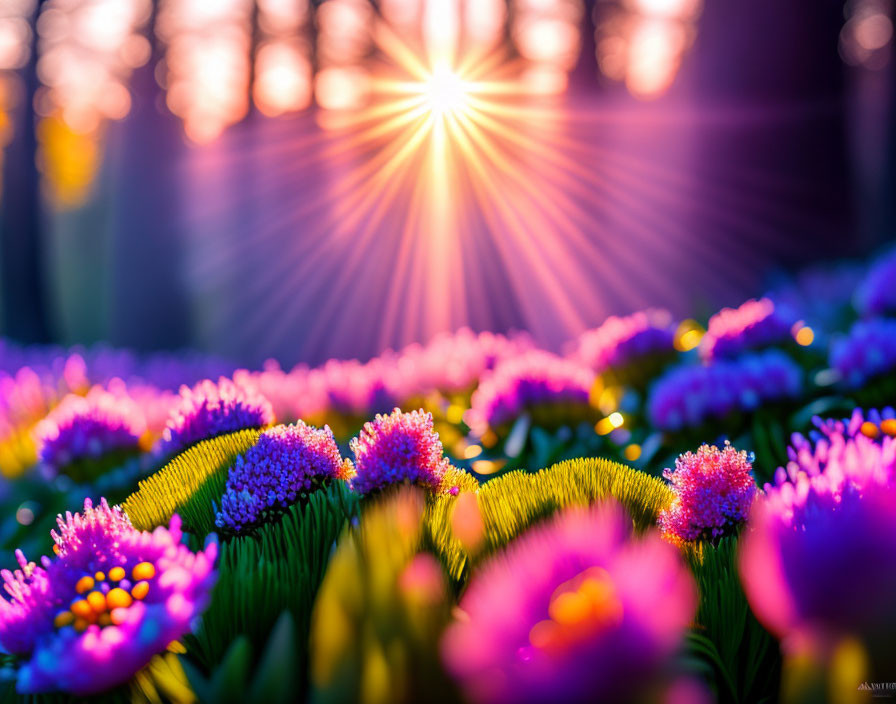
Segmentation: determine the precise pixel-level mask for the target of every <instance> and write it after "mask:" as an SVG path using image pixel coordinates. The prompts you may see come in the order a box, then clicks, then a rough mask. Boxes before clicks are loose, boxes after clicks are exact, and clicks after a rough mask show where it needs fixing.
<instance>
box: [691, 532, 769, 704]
mask: <svg viewBox="0 0 896 704" xmlns="http://www.w3.org/2000/svg"><path fill="white" fill-rule="evenodd" d="M689 559H690V563H691V568H692V570H693V572H694V576H695V577H696V579H697V585H698V587H699V589H700V606H699V608H698V610H697V625H696V628H695V629H694V631H692V632H691V633H690V634H689V635H688V648H689V651H690V654H691V655H692V656H694V657H697V658H699V659H700V660H702V661H703V662H704V663H706V664H708V665H709V666H710V667H711V669H712V672H713V675H714V679H715V684H716V689H717V692H718V698H719V702H722V703H727V702H731V703H732V704H740V703H741V702H763V701H769V702H771V701H775V700H776V697H777V694H778V691H779V688H780V678H781V656H780V652H779V648H778V644H777V642H776V641H775V639H774V638H773V637H772V636H771V635H770V634H769V633H768V632H767V631H766V630H765V629H764V628H763V627H762V625H761V624H760V623H759V622H758V621H757V620H756V617H755V616H754V615H753V612H752V611H751V610H750V607H749V604H748V603H747V598H746V596H745V595H744V592H743V588H742V587H741V584H740V578H739V576H738V571H737V539H736V538H735V537H726V538H723V539H722V540H721V541H720V542H719V544H718V545H715V546H714V545H711V544H709V543H705V544H703V545H701V546H699V548H698V549H697V550H695V551H694V552H693V553H691V554H690V555H689Z"/></svg>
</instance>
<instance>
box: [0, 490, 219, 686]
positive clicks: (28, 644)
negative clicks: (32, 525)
mask: <svg viewBox="0 0 896 704" xmlns="http://www.w3.org/2000/svg"><path fill="white" fill-rule="evenodd" d="M58 523H59V531H58V532H55V531H54V532H53V533H52V535H53V539H54V540H55V543H56V545H55V546H54V550H55V552H56V558H55V559H50V558H47V557H44V558H42V559H41V563H40V565H37V564H35V563H33V562H28V561H27V560H26V559H25V557H24V555H23V554H22V553H21V551H18V552H17V553H16V557H17V559H18V562H19V567H20V568H19V569H18V570H16V571H15V572H10V571H9V570H4V571H3V572H2V573H0V574H2V577H3V581H4V587H5V589H6V592H7V597H6V598H5V599H0V646H2V647H3V649H4V650H5V651H6V652H8V653H11V654H13V655H15V656H17V658H18V659H19V669H18V672H17V678H16V688H17V690H18V692H19V693H20V694H34V693H42V692H53V691H63V692H68V693H71V694H74V695H76V696H78V697H83V696H87V695H90V694H96V693H99V692H104V691H106V690H109V689H111V688H113V687H115V686H117V685H120V684H123V683H124V682H126V681H127V680H129V679H130V678H131V676H132V675H133V674H134V673H136V672H137V671H138V670H140V669H141V668H142V667H144V666H145V665H146V664H147V663H149V661H150V660H151V659H152V657H153V656H154V655H156V654H157V653H160V652H163V651H164V650H165V649H166V648H167V647H168V645H169V644H170V643H172V642H173V641H176V640H177V639H179V638H180V637H181V636H183V635H184V634H185V633H187V632H189V630H190V625H191V622H192V621H193V619H194V618H195V617H196V616H197V615H198V614H200V613H201V612H202V611H203V609H204V608H205V606H206V605H207V603H208V601H209V595H210V592H211V589H212V586H213V585H214V582H215V578H216V573H215V569H214V567H215V560H216V557H217V545H216V544H215V543H214V542H210V543H209V544H208V545H206V547H205V549H204V550H202V551H200V552H198V553H193V552H191V551H190V550H189V549H187V548H186V547H185V546H183V545H181V544H180V541H181V531H180V519H179V518H178V517H177V516H175V517H174V518H172V520H171V525H170V527H169V528H168V529H165V528H162V527H160V528H157V529H156V530H155V531H153V532H152V533H145V532H140V531H138V530H136V529H134V528H133V527H132V526H131V523H130V521H129V520H128V518H127V516H126V515H124V514H123V513H122V512H121V509H119V508H117V507H116V508H110V507H109V505H108V504H107V503H106V501H105V500H102V501H101V502H100V505H99V506H98V507H94V506H93V504H92V503H91V502H90V500H89V499H88V500H86V501H85V502H84V511H83V512H82V513H80V514H75V515H74V516H73V515H72V514H70V513H67V514H66V516H65V519H63V518H62V517H61V516H60V517H59V519H58Z"/></svg>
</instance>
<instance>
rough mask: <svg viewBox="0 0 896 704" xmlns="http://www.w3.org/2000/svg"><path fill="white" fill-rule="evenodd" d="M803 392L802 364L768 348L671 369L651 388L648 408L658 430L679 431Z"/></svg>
mask: <svg viewBox="0 0 896 704" xmlns="http://www.w3.org/2000/svg"><path fill="white" fill-rule="evenodd" d="M802 390H803V373H802V370H801V369H800V367H799V365H797V363H796V362H794V361H793V360H792V359H790V358H789V357H788V356H787V355H786V354H784V353H783V352H781V351H779V350H766V351H765V352H758V353H755V354H746V355H742V356H741V357H739V358H737V359H733V360H720V361H718V362H714V363H713V364H710V365H708V366H699V365H689V366H681V367H677V368H675V369H672V370H670V371H668V372H667V373H666V374H664V375H663V376H661V377H660V378H659V379H658V380H657V381H656V383H655V384H654V386H653V388H652V389H651V391H650V395H649V397H648V401H647V412H648V416H649V418H650V421H651V422H652V423H653V424H654V425H655V426H656V427H657V428H659V429H660V430H667V431H679V430H683V429H685V428H698V427H699V426H701V425H703V424H704V423H706V422H708V421H710V420H712V419H717V420H723V419H724V418H725V417H726V416H729V415H730V414H733V413H742V412H748V411H754V410H756V409H757V408H759V407H761V406H763V405H765V404H768V403H774V402H779V401H787V400H790V399H793V398H795V397H797V396H798V395H799V394H800V393H801V392H802Z"/></svg>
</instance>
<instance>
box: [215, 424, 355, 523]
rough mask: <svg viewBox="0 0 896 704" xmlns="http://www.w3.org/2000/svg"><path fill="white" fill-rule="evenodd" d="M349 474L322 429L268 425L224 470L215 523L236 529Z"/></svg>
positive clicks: (328, 434)
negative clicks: (247, 448)
mask: <svg viewBox="0 0 896 704" xmlns="http://www.w3.org/2000/svg"><path fill="white" fill-rule="evenodd" d="M352 472H353V470H352V465H351V462H348V461H347V460H343V459H342V456H341V455H340V454H339V448H338V447H337V445H336V441H335V440H334V439H333V433H332V431H331V430H330V429H329V428H328V427H326V426H325V427H324V428H322V429H318V428H314V427H311V426H309V425H305V423H303V422H302V421H298V422H296V424H295V425H277V426H274V427H273V428H269V429H268V430H266V431H264V432H263V433H262V434H261V436H260V437H259V438H258V442H257V443H256V444H255V445H253V446H252V447H251V448H250V449H249V451H248V452H246V454H245V455H240V456H239V457H237V459H236V462H235V463H234V465H233V467H231V468H230V472H229V474H228V477H227V486H226V489H225V491H224V496H223V497H222V499H221V510H220V511H219V512H218V515H217V517H216V521H215V522H216V524H217V526H218V527H219V528H221V529H224V530H227V531H229V532H231V533H239V532H240V531H242V530H245V529H246V528H247V527H251V526H253V525H257V524H258V523H261V522H262V521H263V520H265V518H266V517H268V516H269V515H271V514H272V513H276V512H277V511H278V510H280V509H284V508H287V507H288V506H290V505H292V504H294V503H295V502H296V501H297V500H298V499H299V498H300V496H301V495H302V494H305V493H307V492H310V491H312V490H313V489H314V488H315V487H318V486H320V485H322V484H323V483H324V482H326V481H328V480H331V479H341V480H348V479H350V478H351V475H352Z"/></svg>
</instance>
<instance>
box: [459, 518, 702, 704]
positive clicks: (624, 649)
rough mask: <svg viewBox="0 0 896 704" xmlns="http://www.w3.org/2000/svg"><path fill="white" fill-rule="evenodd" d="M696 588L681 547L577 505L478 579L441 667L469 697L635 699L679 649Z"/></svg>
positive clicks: (478, 574) (493, 560) (482, 699)
mask: <svg viewBox="0 0 896 704" xmlns="http://www.w3.org/2000/svg"><path fill="white" fill-rule="evenodd" d="M696 605H697V590H696V587H695V585H694V581H693V578H692V577H691V575H690V572H689V571H688V569H687V568H686V567H685V565H684V564H683V562H682V560H681V557H680V555H679V554H678V551H677V550H676V548H674V547H673V546H672V545H670V544H668V543H666V542H665V541H663V540H662V539H661V538H660V536H659V534H658V533H657V532H655V531H651V532H649V533H648V534H647V535H646V536H644V537H642V538H635V537H633V536H632V535H631V522H630V520H629V519H628V518H627V517H626V516H625V514H624V513H623V511H622V510H621V509H620V508H619V507H618V506H617V505H616V504H606V505H601V506H597V507H594V508H591V509H590V510H588V509H582V508H579V509H571V510H569V511H567V512H566V513H564V514H561V515H559V516H557V517H555V518H554V519H552V520H551V521H550V522H549V523H546V524H542V525H540V526H537V527H535V528H533V529H531V530H530V531H529V532H527V533H525V534H524V535H523V536H522V537H520V538H518V539H517V540H516V541H515V542H514V543H512V544H511V545H510V547H509V548H508V550H507V552H506V553H504V554H499V555H497V556H495V557H493V558H491V559H490V560H489V561H488V562H487V563H485V564H484V565H482V566H481V567H480V569H479V570H478V571H477V572H476V574H474V576H473V577H472V580H471V582H470V584H469V586H468V588H467V590H466V592H465V593H464V595H463V598H462V599H461V602H460V610H461V612H462V614H463V617H462V618H459V619H458V620H456V621H455V622H454V623H453V624H452V625H450V626H449V627H448V629H447V630H446V632H445V634H444V637H443V640H442V654H443V661H444V663H445V665H446V667H447V669H448V670H449V672H451V673H452V674H453V675H454V677H455V678H456V679H457V680H458V681H459V682H460V684H461V687H462V689H463V690H464V692H465V693H466V694H467V696H468V697H469V698H470V699H471V700H472V701H475V702H481V703H483V704H490V703H492V702H494V703H498V702H501V703H505V702H533V703H534V702H547V701H558V702H562V701H576V702H578V701H581V702H584V701H589V702H623V701H636V700H637V699H638V697H639V695H641V694H643V693H644V691H645V690H646V689H648V688H650V687H651V686H653V685H656V684H657V682H656V678H657V676H658V675H659V674H660V671H661V670H662V668H663V667H664V666H665V665H667V664H668V663H669V660H670V658H671V657H672V656H673V655H674V653H675V652H676V650H677V649H678V648H679V647H680V644H681V641H682V638H683V637H684V634H685V631H686V630H687V628H688V625H689V624H690V623H691V619H692V618H693V616H694V612H695V609H696Z"/></svg>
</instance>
